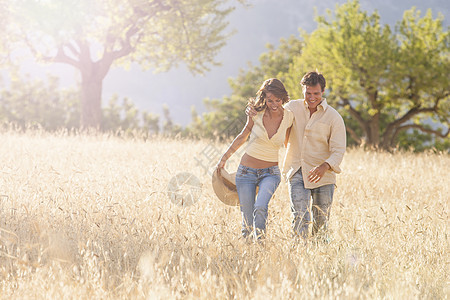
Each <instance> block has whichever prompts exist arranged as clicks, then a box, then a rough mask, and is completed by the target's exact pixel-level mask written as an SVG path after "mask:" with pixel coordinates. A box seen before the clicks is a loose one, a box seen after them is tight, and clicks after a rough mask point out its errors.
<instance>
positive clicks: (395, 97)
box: [286, 1, 450, 149]
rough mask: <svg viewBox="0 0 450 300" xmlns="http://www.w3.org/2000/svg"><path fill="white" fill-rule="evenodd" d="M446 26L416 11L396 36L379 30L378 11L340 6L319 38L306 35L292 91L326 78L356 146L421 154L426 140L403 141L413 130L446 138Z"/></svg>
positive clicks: (322, 21) (449, 119)
mask: <svg viewBox="0 0 450 300" xmlns="http://www.w3.org/2000/svg"><path fill="white" fill-rule="evenodd" d="M442 19H443V17H442V16H441V15H439V16H438V17H437V18H436V19H433V17H432V14H431V11H428V12H427V13H426V14H425V15H424V16H423V17H420V12H419V11H417V10H416V9H415V8H412V9H411V10H408V11H406V12H405V14H404V17H403V20H402V21H400V22H399V23H398V24H397V26H396V28H395V31H392V30H391V28H390V27H389V26H388V25H384V26H382V25H381V24H380V17H379V15H378V13H377V12H374V13H372V14H371V15H369V14H368V13H367V12H365V11H362V10H361V8H360V5H359V2H358V1H349V2H347V3H346V4H343V5H341V6H337V7H336V9H335V10H334V14H333V13H332V12H331V11H329V12H328V15H327V16H318V17H317V23H318V28H317V29H316V30H315V31H314V32H312V33H311V34H310V35H307V34H304V37H303V38H304V41H305V47H304V49H303V53H302V54H301V55H298V56H296V57H295V58H294V60H293V61H294V62H293V64H292V65H291V68H290V70H289V72H288V73H287V74H286V77H287V80H286V85H287V87H288V89H289V90H291V91H292V90H295V89H296V87H297V82H298V80H299V78H300V77H301V76H302V75H303V74H304V73H305V72H307V71H310V70H314V69H317V70H319V71H320V72H322V73H323V74H324V75H325V77H326V79H327V85H328V101H329V102H330V103H331V104H332V105H334V106H336V107H338V108H340V109H341V112H342V114H343V116H344V118H345V119H346V124H347V126H348V127H349V133H350V135H351V140H352V141H354V142H357V143H366V144H367V145H369V146H372V147H376V148H383V149H390V148H393V147H395V146H396V145H399V146H401V147H409V146H415V147H420V144H421V143H422V140H420V139H399V138H398V137H399V136H400V135H401V134H402V135H405V134H406V135H407V134H413V135H414V133H413V132H411V131H409V130H410V129H418V130H420V131H422V132H423V133H425V134H435V135H437V136H440V137H442V138H446V137H447V136H448V128H449V123H450V115H449V109H448V108H449V89H448V70H450V63H449V32H448V29H444V28H443V26H442ZM433 122H434V123H435V126H433V127H432V128H429V127H428V126H427V124H429V123H433ZM414 141H416V142H414ZM405 143H406V144H405Z"/></svg>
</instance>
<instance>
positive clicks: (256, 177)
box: [236, 165, 281, 238]
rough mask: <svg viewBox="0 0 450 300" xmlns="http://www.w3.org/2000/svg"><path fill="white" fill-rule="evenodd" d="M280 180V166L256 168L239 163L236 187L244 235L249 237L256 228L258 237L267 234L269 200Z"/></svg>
mask: <svg viewBox="0 0 450 300" xmlns="http://www.w3.org/2000/svg"><path fill="white" fill-rule="evenodd" d="M280 181H281V176H280V169H279V168H278V166H273V167H269V168H264V169H254V168H250V167H246V166H243V165H239V168H238V171H237V173H236V188H237V193H238V196H239V201H240V206H241V212H242V235H243V236H244V237H249V236H250V235H251V234H252V233H253V229H254V228H256V233H255V235H256V237H257V238H260V237H262V236H263V235H264V234H265V230H266V222H267V211H268V208H269V201H270V199H271V198H272V195H273V194H274V193H275V190H276V189H277V187H278V185H279V184H280ZM256 187H259V190H258V196H256ZM255 200H256V201H255Z"/></svg>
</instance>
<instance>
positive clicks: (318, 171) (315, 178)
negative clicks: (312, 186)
mask: <svg viewBox="0 0 450 300" xmlns="http://www.w3.org/2000/svg"><path fill="white" fill-rule="evenodd" d="M329 169H331V167H330V165H329V164H328V163H326V162H324V163H323V164H321V165H320V166H318V167H314V168H312V169H311V170H310V171H309V176H308V180H309V181H310V182H314V183H318V182H319V181H320V179H322V177H323V175H324V174H325V172H326V171H328V170H329Z"/></svg>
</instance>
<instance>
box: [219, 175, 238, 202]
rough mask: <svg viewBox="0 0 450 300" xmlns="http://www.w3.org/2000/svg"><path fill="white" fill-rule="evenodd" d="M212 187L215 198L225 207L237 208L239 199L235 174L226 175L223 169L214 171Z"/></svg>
mask: <svg viewBox="0 0 450 300" xmlns="http://www.w3.org/2000/svg"><path fill="white" fill-rule="evenodd" d="M212 186H213V190H214V193H215V194H216V196H217V198H219V200H220V201H222V202H223V203H224V204H226V205H230V206H238V205H239V197H238V194H237V189H236V173H231V174H230V173H228V172H227V171H226V170H225V169H218V168H217V169H216V170H214V173H213V176H212Z"/></svg>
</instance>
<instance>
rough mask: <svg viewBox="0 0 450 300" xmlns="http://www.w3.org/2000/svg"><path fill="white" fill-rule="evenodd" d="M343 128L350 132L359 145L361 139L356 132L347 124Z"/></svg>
mask: <svg viewBox="0 0 450 300" xmlns="http://www.w3.org/2000/svg"><path fill="white" fill-rule="evenodd" d="M345 129H346V130H347V132H348V133H349V134H350V136H351V137H352V138H353V139H354V140H355V141H356V142H357V143H358V144H359V145H361V143H362V139H361V138H360V137H359V136H358V135H357V134H356V132H355V131H354V130H353V129H352V128H350V127H349V126H345Z"/></svg>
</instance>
